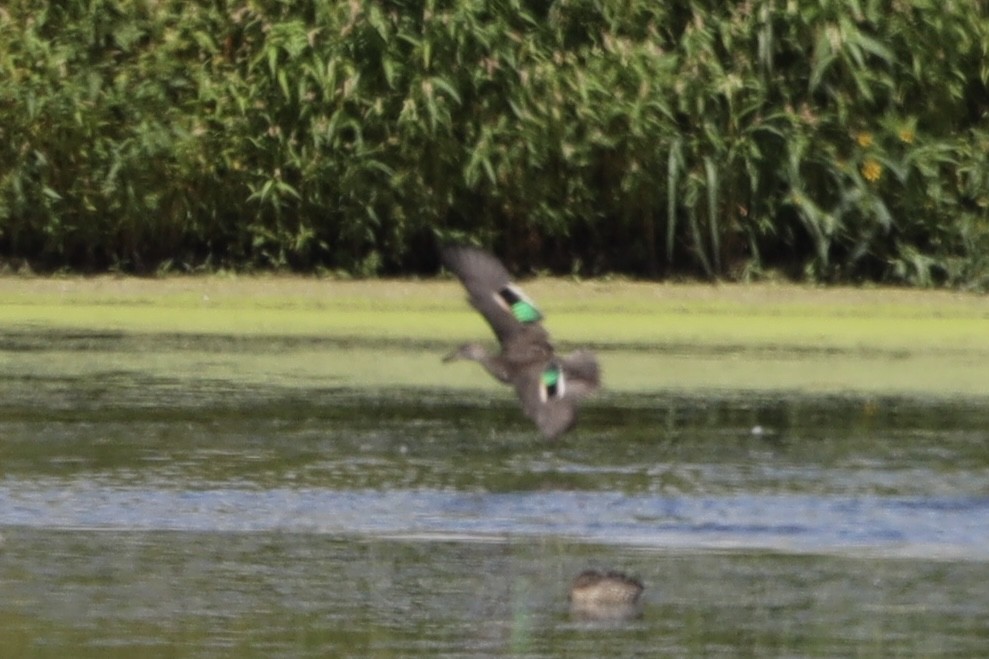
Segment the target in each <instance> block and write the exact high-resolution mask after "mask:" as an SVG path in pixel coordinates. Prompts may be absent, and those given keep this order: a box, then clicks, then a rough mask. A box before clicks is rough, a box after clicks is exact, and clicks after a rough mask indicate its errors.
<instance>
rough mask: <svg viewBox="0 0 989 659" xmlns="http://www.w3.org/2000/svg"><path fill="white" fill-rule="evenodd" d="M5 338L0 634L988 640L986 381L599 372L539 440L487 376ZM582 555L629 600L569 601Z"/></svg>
mask: <svg viewBox="0 0 989 659" xmlns="http://www.w3.org/2000/svg"><path fill="white" fill-rule="evenodd" d="M8 339H9V340H8V341H7V343H5V344H4V346H3V350H4V351H3V353H2V354H3V356H4V359H5V360H6V361H5V366H6V370H7V376H6V378H5V379H4V381H3V382H2V383H0V395H2V399H0V589H2V592H3V597H2V598H0V647H4V648H5V649H6V652H10V653H11V654H9V655H7V656H21V655H27V656H52V657H56V656H59V657H61V656H67V655H72V656H76V657H86V656H93V657H97V656H98V657H107V656H134V655H136V654H141V655H142V656H143V655H164V654H167V655H170V656H216V655H237V656H266V657H267V656H383V655H384V656H410V655H424V656H497V655H512V656H533V657H535V656H547V657H549V656H566V657H571V656H635V655H642V654H653V655H662V654H668V655H684V654H689V655H695V654H715V655H717V654H726V655H739V654H742V655H758V656H768V655H791V656H792V655H827V656H834V655H850V654H866V655H892V654H912V655H933V654H951V653H954V654H971V655H977V654H980V653H981V652H984V648H985V647H989V589H987V588H986V587H985V584H986V583H989V445H987V431H986V428H989V410H987V408H986V406H985V405H984V401H981V402H980V401H978V400H970V401H966V400H959V401H953V402H952V401H945V400H941V401H939V402H924V401H921V400H919V399H911V398H903V397H900V398H882V397H864V396H844V397H843V396H827V397H819V396H818V397H811V396H799V395H788V396H781V395H774V394H768V393H759V394H751V393H744V392H720V393H711V394H709V395H700V394H696V395H695V394H691V395H685V394H681V393H676V392H668V393H662V392H659V393H652V394H649V395H645V394H638V395H636V394H630V393H610V394H609V393H605V394H604V395H602V396H600V397H599V398H598V399H596V400H594V401H593V402H592V403H591V404H590V405H589V406H588V407H587V408H586V409H585V410H584V414H583V416H582V418H581V423H580V425H579V426H578V428H577V429H576V430H575V431H574V432H573V433H572V434H570V435H567V436H565V437H564V438H563V439H562V440H561V441H558V442H556V443H548V442H546V441H544V440H542V439H541V438H540V437H539V436H538V434H537V433H536V432H535V431H534V429H533V428H531V427H530V426H529V425H528V424H527V423H526V422H525V420H524V419H523V418H522V416H521V413H520V412H519V410H518V409H517V407H516V406H515V404H514V402H513V400H512V399H511V394H510V392H508V390H506V389H499V388H496V386H495V385H491V386H490V388H480V389H466V390H464V389H458V388H451V389H442V388H436V387H432V388H426V389H423V390H416V389H408V388H403V387H392V388H381V389H370V388H347V387H339V386H334V384H333V383H332V382H318V381H313V380H312V379H311V378H310V379H304V380H303V384H296V385H294V386H289V385H287V384H286V382H285V380H284V379H283V378H281V377H279V378H278V379H276V380H273V381H271V382H265V381H264V379H263V378H259V377H257V376H256V373H255V374H254V376H252V378H250V379H247V380H245V379H242V378H241V379H238V377H236V376H235V374H236V372H237V367H236V364H237V363H239V362H238V360H242V359H247V358H248V355H247V353H248V352H252V353H256V352H258V351H261V350H263V346H262V345H260V344H251V345H250V346H247V349H246V350H245V347H244V346H239V347H235V348H231V347H230V346H226V348H224V349H222V350H216V349H215V348H216V346H215V345H212V344H211V345H207V346H197V345H195V344H196V340H195V339H189V340H188V341H191V343H192V344H193V345H189V344H186V343H182V342H179V341H175V340H173V341H172V343H173V344H168V342H167V341H164V342H163V341H162V340H161V337H157V338H156V337H154V336H149V337H146V338H145V339H144V340H143V343H142V342H141V341H137V342H136V343H135V342H134V340H133V339H127V341H130V343H127V344H126V345H123V346H122V345H121V343H120V342H121V341H123V339H121V337H117V336H101V335H92V336H84V337H75V338H74V339H73V340H72V341H69V343H70V345H69V346H68V348H66V337H64V336H63V337H59V338H58V340H57V341H53V342H51V345H56V344H57V345H60V346H61V348H60V349H64V350H66V351H67V352H66V353H65V355H70V356H66V357H65V361H64V363H63V362H60V359H62V357H59V356H58V355H59V354H61V353H58V354H56V353H55V352H53V350H54V348H52V349H46V348H44V346H45V345H49V343H46V342H45V341H36V342H28V343H25V341H24V337H20V338H18V337H14V338H13V339H10V337H8ZM73 341H74V342H73ZM180 343H181V345H179V344H180ZM166 344H167V345H166ZM272 345H273V346H274V347H273V348H271V349H272V350H274V351H275V352H276V353H278V352H279V351H281V352H284V353H289V352H291V351H293V350H295V349H296V348H297V347H293V346H291V345H281V344H277V342H276V343H273V344H272ZM26 346H27V347H26ZM162 346H164V347H162ZM28 348H30V349H28ZM312 348H313V347H312V346H311V345H306V346H305V350H307V351H308V350H312ZM323 348H325V349H326V351H328V352H330V353H332V352H333V351H334V350H336V351H337V352H336V354H335V357H334V358H336V359H340V360H346V359H347V354H348V352H347V351H348V350H349V349H350V346H346V345H337V346H333V345H327V346H323ZM156 351H157V352H156ZM206 353H209V354H210V356H209V358H208V359H209V360H211V363H212V362H216V361H217V360H219V361H224V360H226V366H224V367H223V368H219V367H217V366H216V364H215V363H213V369H214V370H211V371H209V374H208V376H207V375H203V373H202V372H201V369H200V368H199V366H197V364H201V363H202V360H204V359H206V358H204V357H203V354H206ZM121 355H123V357H121ZM141 355H144V356H143V357H141ZM605 357H606V355H605ZM183 360H185V362H183ZM182 363H185V364H186V366H185V370H183V367H182ZM60 364H61V366H60ZM162 373H165V374H166V375H162ZM218 373H219V374H220V375H217V374H218ZM587 568H600V569H616V570H621V571H624V572H627V573H630V574H633V575H635V576H637V577H638V578H640V579H641V580H642V581H643V582H644V583H645V585H646V589H645V591H644V593H643V596H642V607H641V611H640V615H637V616H631V617H628V618H615V619H607V620H588V619H584V618H581V617H578V616H574V615H571V613H570V612H569V609H568V603H567V594H568V589H569V586H570V583H571V581H572V580H573V578H574V577H575V576H576V575H577V574H578V573H580V572H581V571H582V570H584V569H587Z"/></svg>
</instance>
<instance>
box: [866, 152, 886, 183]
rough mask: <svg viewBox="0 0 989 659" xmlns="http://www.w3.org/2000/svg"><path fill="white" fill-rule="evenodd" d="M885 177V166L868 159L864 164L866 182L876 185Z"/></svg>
mask: <svg viewBox="0 0 989 659" xmlns="http://www.w3.org/2000/svg"><path fill="white" fill-rule="evenodd" d="M882 175H883V166H882V165H880V164H879V163H878V162H876V161H875V160H873V159H872V158H867V159H866V161H865V162H863V163H862V176H864V177H865V180H866V181H869V182H870V183H875V182H876V181H878V180H879V179H880V178H881V177H882Z"/></svg>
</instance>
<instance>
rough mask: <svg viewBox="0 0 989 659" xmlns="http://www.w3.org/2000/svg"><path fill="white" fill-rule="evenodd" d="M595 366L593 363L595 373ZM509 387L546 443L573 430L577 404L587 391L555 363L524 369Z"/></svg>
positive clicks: (584, 386) (580, 381)
mask: <svg viewBox="0 0 989 659" xmlns="http://www.w3.org/2000/svg"><path fill="white" fill-rule="evenodd" d="M596 366H597V364H596V362H595V370H596ZM513 384H514V385H515V393H516V394H517V395H518V397H519V400H520V401H521V402H522V410H523V411H524V412H525V414H526V416H528V417H529V418H530V419H532V420H533V421H534V422H535V424H536V426H537V427H538V428H539V430H540V431H541V432H542V433H543V435H545V436H546V437H547V438H549V439H554V438H556V437H558V436H560V435H562V434H563V433H565V432H566V431H568V430H570V429H571V428H572V427H573V425H574V424H575V423H576V422H577V401H579V400H580V399H581V398H583V397H584V396H585V395H586V394H587V393H589V391H590V390H589V389H588V387H587V384H586V383H585V382H583V381H582V380H580V379H577V378H573V377H571V375H570V372H569V371H568V369H567V367H566V366H564V365H563V363H562V362H561V361H560V360H555V359H554V360H550V361H548V362H544V363H542V364H533V365H531V366H529V367H527V368H526V369H524V370H523V371H521V372H520V373H519V375H518V376H517V377H516V378H515V379H514V382H513ZM595 387H596V385H595Z"/></svg>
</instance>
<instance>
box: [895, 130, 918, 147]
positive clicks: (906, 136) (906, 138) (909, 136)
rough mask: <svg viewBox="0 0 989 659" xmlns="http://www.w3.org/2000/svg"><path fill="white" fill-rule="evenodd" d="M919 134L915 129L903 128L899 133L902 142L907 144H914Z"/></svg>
mask: <svg viewBox="0 0 989 659" xmlns="http://www.w3.org/2000/svg"><path fill="white" fill-rule="evenodd" d="M916 136H917V134H916V133H914V132H913V128H901V129H900V132H899V137H900V141H901V142H903V143H905V144H913V138H914V137H916Z"/></svg>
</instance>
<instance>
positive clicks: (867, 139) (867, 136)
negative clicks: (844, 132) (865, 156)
mask: <svg viewBox="0 0 989 659" xmlns="http://www.w3.org/2000/svg"><path fill="white" fill-rule="evenodd" d="M855 141H856V142H858V144H859V146H860V147H862V148H863V149H867V148H869V147H870V146H872V133H867V132H865V131H862V132H860V133H858V134H857V135H856V136H855Z"/></svg>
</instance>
